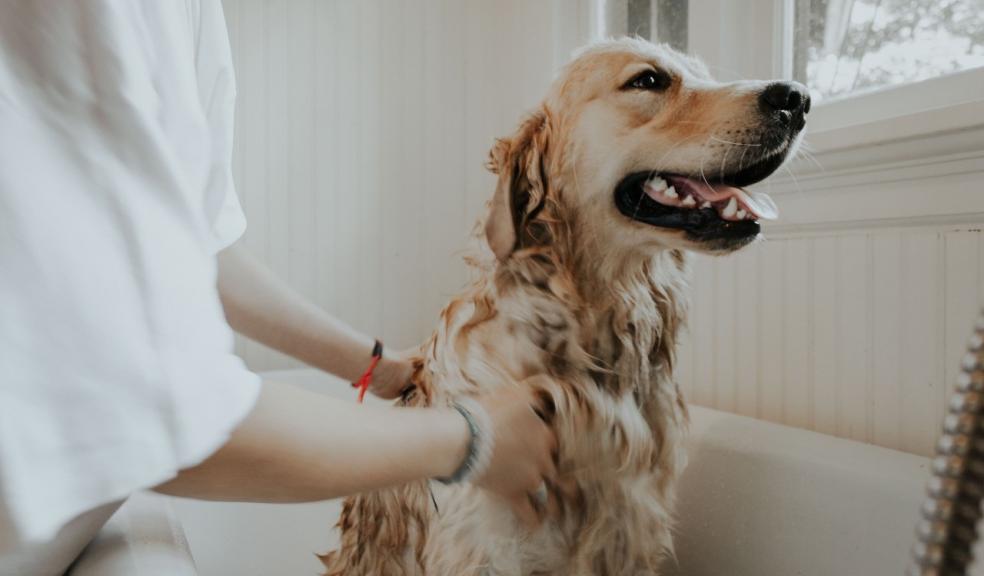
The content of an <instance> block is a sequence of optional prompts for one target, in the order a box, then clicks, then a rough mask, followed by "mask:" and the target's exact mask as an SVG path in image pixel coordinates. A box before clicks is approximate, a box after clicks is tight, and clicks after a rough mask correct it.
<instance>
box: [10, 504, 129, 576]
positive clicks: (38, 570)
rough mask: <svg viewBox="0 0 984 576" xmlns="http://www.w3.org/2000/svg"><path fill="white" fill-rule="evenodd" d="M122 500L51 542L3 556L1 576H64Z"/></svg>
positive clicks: (79, 518)
mask: <svg viewBox="0 0 984 576" xmlns="http://www.w3.org/2000/svg"><path fill="white" fill-rule="evenodd" d="M122 504H123V501H122V500H121V501H119V502H113V503H112V504H106V505H104V506H100V507H99V508H95V509H93V510H90V511H88V512H85V513H83V514H80V515H79V516H76V517H75V519H74V520H72V521H71V522H69V523H68V524H66V525H65V526H64V527H62V529H61V530H59V531H58V534H57V535H56V536H55V537H54V538H53V539H52V540H50V541H48V542H43V543H37V544H31V545H29V546H26V547H24V548H20V549H18V550H15V551H14V552H13V553H12V554H5V555H2V556H0V576H62V575H63V574H71V572H70V571H69V568H70V567H71V565H72V563H73V562H75V559H76V558H78V557H79V555H80V554H81V553H82V551H83V550H84V549H85V547H86V546H87V545H88V544H89V542H91V541H92V539H93V538H95V537H96V534H98V533H99V530H100V529H102V527H103V526H104V525H105V524H106V521H107V520H109V517H110V516H112V515H113V513H114V512H116V509H117V508H119V507H120V505H122Z"/></svg>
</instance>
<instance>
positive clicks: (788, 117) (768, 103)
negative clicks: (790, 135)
mask: <svg viewBox="0 0 984 576" xmlns="http://www.w3.org/2000/svg"><path fill="white" fill-rule="evenodd" d="M810 104H811V102H810V93H809V92H808V91H807V89H806V86H803V85H802V84H800V83H799V82H773V83H772V84H769V85H768V86H766V87H765V90H762V92H761V94H759V105H760V106H761V108H762V111H763V112H765V113H766V114H768V115H769V116H772V117H774V118H776V119H777V120H778V122H779V123H780V124H782V125H783V126H790V125H793V128H795V129H796V130H801V129H802V128H803V126H804V125H805V124H806V120H805V118H804V116H806V114H808V113H809V112H810Z"/></svg>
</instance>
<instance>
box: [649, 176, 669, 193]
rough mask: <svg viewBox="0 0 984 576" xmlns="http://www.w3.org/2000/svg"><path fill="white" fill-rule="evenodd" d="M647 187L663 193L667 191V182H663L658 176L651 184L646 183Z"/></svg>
mask: <svg viewBox="0 0 984 576" xmlns="http://www.w3.org/2000/svg"><path fill="white" fill-rule="evenodd" d="M646 185H647V186H649V188H650V189H652V190H655V191H656V192H662V191H663V190H666V180H663V179H662V178H660V177H659V176H656V177H655V178H653V179H652V180H650V181H649V182H646Z"/></svg>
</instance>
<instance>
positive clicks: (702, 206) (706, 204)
mask: <svg viewBox="0 0 984 576" xmlns="http://www.w3.org/2000/svg"><path fill="white" fill-rule="evenodd" d="M700 207H701V208H702V209H703V208H710V207H711V203H710V202H708V201H707V200H704V203H703V204H701V205H700Z"/></svg>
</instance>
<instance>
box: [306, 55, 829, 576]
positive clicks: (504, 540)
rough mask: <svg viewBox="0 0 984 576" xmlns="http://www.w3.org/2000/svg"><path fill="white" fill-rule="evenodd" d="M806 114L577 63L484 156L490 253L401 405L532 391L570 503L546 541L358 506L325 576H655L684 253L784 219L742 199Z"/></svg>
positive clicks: (757, 196)
mask: <svg viewBox="0 0 984 576" xmlns="http://www.w3.org/2000/svg"><path fill="white" fill-rule="evenodd" d="M809 109H810V100H809V97H808V96H807V92H806V90H805V88H804V87H803V86H801V85H799V84H795V83H790V82H735V83H727V84H725V83H718V82H715V81H714V80H712V79H711V77H710V76H709V74H708V72H707V70H706V68H705V67H704V66H703V65H702V64H701V63H700V62H698V61H697V60H694V59H693V58H690V57H687V56H685V55H682V54H679V53H677V52H674V51H673V50H671V49H669V48H667V47H665V46H656V45H653V44H650V43H648V42H645V41H642V40H638V39H622V40H617V41H607V42H604V43H600V44H597V45H593V46H590V47H588V48H587V49H585V50H583V51H582V52H581V53H580V54H579V55H577V57H576V58H575V59H574V60H573V61H572V62H571V63H570V64H568V65H567V67H566V68H565V69H564V70H563V71H562V72H561V74H560V75H559V77H558V78H557V79H556V81H555V82H554V84H553V86H552V87H551V89H550V91H549V94H548V96H547V98H546V99H545V100H544V101H543V103H542V104H541V105H540V106H539V108H538V109H537V110H536V111H535V112H533V114H532V115H531V116H529V117H528V118H527V119H526V120H525V121H524V122H522V124H521V125H520V127H519V129H518V130H517V131H516V133H515V134H514V135H513V136H511V137H510V138H507V139H502V140H499V141H497V142H496V144H495V146H494V148H493V149H492V151H491V154H490V156H491V158H490V161H489V167H490V169H491V170H492V171H493V172H494V173H496V174H498V185H497V187H496V190H495V195H494V197H493V199H492V201H491V204H490V208H489V214H488V217H487V219H486V224H485V228H484V231H485V237H486V239H487V243H488V247H489V248H490V249H491V250H490V251H487V252H490V253H488V255H487V258H486V259H485V260H484V261H478V262H476V263H474V264H475V265H476V266H477V267H478V269H479V271H480V276H481V278H480V279H479V280H478V281H477V283H475V285H473V286H472V287H471V288H470V289H468V290H467V291H465V292H464V293H463V294H461V295H460V296H458V297H457V298H455V299H454V300H452V301H451V303H450V304H449V305H448V306H447V307H446V308H445V309H444V311H443V313H442V315H441V322H440V323H439V325H438V327H437V330H436V332H435V333H434V335H433V336H432V338H431V339H430V340H429V342H428V343H427V344H426V346H425V347H423V348H422V351H421V353H422V357H421V360H420V362H419V363H418V369H417V371H416V374H415V376H414V383H415V384H416V389H415V390H414V391H413V392H412V393H410V394H409V395H408V396H407V397H406V398H404V400H403V402H404V403H405V404H407V405H415V406H421V405H446V404H448V403H449V400H450V399H451V398H453V397H456V396H459V395H474V394H478V393H482V392H488V391H490V390H494V389H495V388H496V387H499V386H506V385H515V384H514V383H517V382H518V383H520V385H525V386H531V387H534V388H535V389H536V390H537V393H538V394H541V395H543V396H545V397H546V398H548V403H549V406H550V420H549V421H550V424H551V426H552V427H553V429H554V430H555V432H556V434H557V438H558V442H559V455H558V473H559V478H560V479H561V484H564V485H566V486H569V487H570V489H567V490H562V491H561V490H556V491H555V493H554V496H555V497H556V498H557V501H558V510H557V511H556V514H553V515H551V516H550V517H548V518H547V519H546V520H545V522H544V523H543V524H542V526H541V527H539V528H538V529H536V530H534V531H526V530H524V529H523V528H522V527H521V526H520V524H519V522H518V520H517V519H516V518H515V517H514V515H513V513H512V512H511V511H510V509H509V508H508V507H507V506H506V505H504V504H503V503H502V502H501V501H500V500H498V499H497V498H496V497H494V496H492V495H490V494H487V493H485V492H483V491H482V490H480V489H478V488H475V487H474V486H470V485H455V486H450V487H443V486H435V487H434V491H435V492H434V495H433V498H432V495H431V493H430V492H429V486H428V483H426V482H418V483H415V484H411V485H408V486H404V487H401V488H396V489H393V490H386V491H381V492H376V493H371V494H363V495H360V496H355V497H352V498H349V499H348V500H346V501H345V504H344V510H343V512H342V516H341V519H340V521H339V527H340V529H341V543H340V547H339V549H338V550H336V551H334V552H331V553H329V554H327V555H325V556H323V557H322V561H323V562H324V564H325V566H326V567H327V574H328V575H329V576H343V575H344V576H389V575H406V576H413V575H425V574H426V575H440V576H471V575H474V576H500V575H501V576H520V575H522V576H526V575H539V576H547V575H555V576H586V575H606V576H616V575H626V576H638V575H644V574H645V575H654V574H658V573H659V565H660V562H661V560H662V559H663V558H664V557H666V556H667V555H668V554H669V553H671V552H672V539H671V531H672V526H673V520H672V512H673V501H674V483H675V480H676V479H677V477H678V475H679V474H680V472H681V470H682V468H683V467H684V465H685V460H686V458H685V454H684V451H683V447H682V442H681V440H682V438H683V436H684V433H685V430H686V427H687V408H686V405H685V404H684V401H683V398H682V397H681V395H680V391H679V388H678V387H677V385H676V383H675V382H674V379H673V364H674V353H675V347H676V341H677V335H678V333H679V331H680V329H681V328H682V327H683V326H684V323H685V320H686V313H687V255H686V253H685V251H686V250H697V251H701V252H710V253H727V252H730V251H733V250H736V249H738V248H740V247H742V246H744V245H746V244H748V243H749V242H751V241H753V240H754V239H755V238H756V237H757V236H758V234H759V224H758V220H759V219H762V218H774V217H775V216H776V208H775V205H774V204H773V203H772V201H771V200H770V199H769V197H768V196H766V195H764V194H762V193H759V192H751V191H745V190H742V189H741V188H739V187H740V186H745V185H748V184H752V183H755V182H758V181H760V180H762V179H763V178H765V177H766V176H768V175H769V174H771V173H772V172H773V171H775V170H776V169H777V168H778V167H779V166H780V165H781V164H782V163H783V162H784V161H785V160H786V159H787V158H788V157H789V156H790V155H791V154H793V152H794V150H795V149H796V147H797V145H798V142H799V136H800V133H801V131H802V129H803V126H804V124H805V115H806V113H807V112H809Z"/></svg>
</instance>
